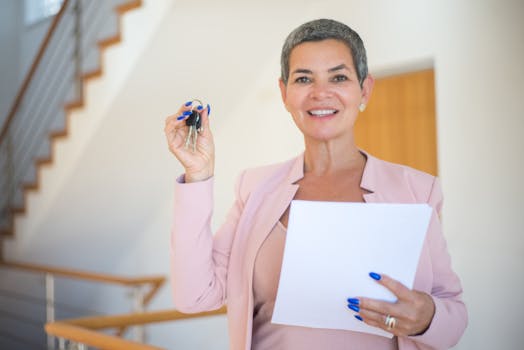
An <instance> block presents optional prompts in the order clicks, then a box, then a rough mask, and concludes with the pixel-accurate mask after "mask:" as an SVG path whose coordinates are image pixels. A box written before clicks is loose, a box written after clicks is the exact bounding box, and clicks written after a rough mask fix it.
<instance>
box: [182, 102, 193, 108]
mask: <svg viewBox="0 0 524 350" xmlns="http://www.w3.org/2000/svg"><path fill="white" fill-rule="evenodd" d="M192 104H193V101H188V102H186V103H184V106H186V107H189V106H191V105H192Z"/></svg>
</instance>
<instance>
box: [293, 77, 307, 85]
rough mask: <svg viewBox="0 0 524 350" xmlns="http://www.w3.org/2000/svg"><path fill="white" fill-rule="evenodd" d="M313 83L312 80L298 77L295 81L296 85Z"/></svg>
mask: <svg viewBox="0 0 524 350" xmlns="http://www.w3.org/2000/svg"><path fill="white" fill-rule="evenodd" d="M310 82H311V79H310V78H309V77H305V76H303V77H298V78H296V79H295V83H297V84H307V83H310Z"/></svg>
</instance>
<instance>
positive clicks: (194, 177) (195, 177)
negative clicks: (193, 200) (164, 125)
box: [184, 171, 213, 183]
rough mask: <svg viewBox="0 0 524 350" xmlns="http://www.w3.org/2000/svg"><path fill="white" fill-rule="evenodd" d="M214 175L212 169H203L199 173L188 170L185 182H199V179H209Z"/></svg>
mask: <svg viewBox="0 0 524 350" xmlns="http://www.w3.org/2000/svg"><path fill="white" fill-rule="evenodd" d="M211 177H213V172H212V171H203V172H198V173H191V172H187V171H186V173H185V175H184V182H185V183H192V182H199V181H206V180H207V179H209V178H211Z"/></svg>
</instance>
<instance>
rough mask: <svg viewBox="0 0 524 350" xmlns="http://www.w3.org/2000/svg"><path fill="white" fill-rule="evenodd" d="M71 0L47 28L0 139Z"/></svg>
mask: <svg viewBox="0 0 524 350" xmlns="http://www.w3.org/2000/svg"><path fill="white" fill-rule="evenodd" d="M68 2H69V0H64V2H63V3H62V7H61V8H60V11H58V13H57V14H56V16H55V18H54V19H53V22H51V25H50V26H49V29H48V30H47V33H46V36H45V37H44V40H43V41H42V44H41V45H40V48H39V49H38V53H37V54H36V56H35V59H34V60H33V63H32V64H31V68H30V69H29V72H27V75H26V77H25V79H24V82H23V83H22V85H21V86H20V90H18V94H17V95H16V99H15V101H14V103H13V105H12V106H11V110H10V111H9V114H8V115H7V118H6V119H5V121H4V125H2V129H1V131H0V141H2V140H3V138H4V137H5V134H7V130H8V129H9V124H10V123H11V121H12V120H13V118H14V116H15V114H16V112H17V111H18V107H19V106H20V103H21V102H22V98H23V97H24V95H25V92H26V90H27V88H28V87H29V83H30V82H31V80H32V79H33V75H34V74H35V72H36V68H38V65H39V64H40V62H41V61H42V57H43V56H44V53H45V51H46V50H47V45H49V41H50V40H51V37H52V36H53V34H54V32H55V29H56V27H57V26H58V22H60V19H61V18H62V16H63V14H64V12H65V9H66V6H67V3H68Z"/></svg>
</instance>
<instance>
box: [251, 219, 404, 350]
mask: <svg viewBox="0 0 524 350" xmlns="http://www.w3.org/2000/svg"><path fill="white" fill-rule="evenodd" d="M285 241H286V228H285V227H284V226H283V225H282V223H281V222H280V221H278V222H277V224H276V225H275V226H274V227H273V230H272V231H271V233H270V234H269V235H268V236H267V238H266V240H265V241H264V243H263V244H262V246H261V247H260V250H259V252H258V254H257V257H256V260H255V270H254V275H253V293H254V306H255V310H254V312H253V341H252V344H251V349H252V350H269V349H271V350H278V349H334V350H336V349H361V350H365V349H370V350H371V349H373V350H375V349H384V350H391V349H398V346H397V338H396V337H394V338H392V339H389V338H385V337H381V336H377V335H372V334H367V333H361V332H352V331H345V330H336V329H317V328H307V327H297V326H286V325H279V324H273V323H271V317H272V316H273V307H274V305H275V298H276V295H277V289H278V281H279V278H280V268H281V265H282V257H283V253H284V243H285ZM341 305H343V301H342V303H341ZM304 307H307V305H305V306H304ZM352 315H353V312H351V311H349V310H348V317H353V316H352Z"/></svg>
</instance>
